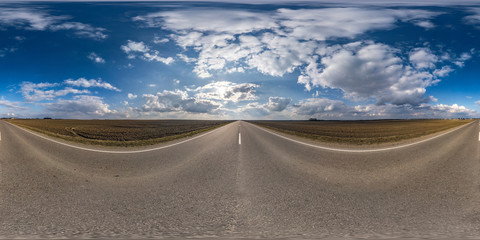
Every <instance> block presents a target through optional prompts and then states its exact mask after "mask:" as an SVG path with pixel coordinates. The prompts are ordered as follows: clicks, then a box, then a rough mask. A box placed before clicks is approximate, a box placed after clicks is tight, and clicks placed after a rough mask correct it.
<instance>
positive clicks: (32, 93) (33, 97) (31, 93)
mask: <svg viewBox="0 0 480 240" xmlns="http://www.w3.org/2000/svg"><path fill="white" fill-rule="evenodd" d="M65 85H70V86H74V87H82V88H90V87H100V88H105V89H108V90H115V91H120V90H119V89H118V88H116V87H114V86H112V85H111V84H110V83H107V82H104V81H102V80H101V79H98V80H96V79H90V80H87V79H85V78H79V79H77V80H73V79H67V80H65V81H63V83H48V82H44V83H32V82H22V83H21V84H20V92H21V93H22V95H23V97H24V98H25V100H27V101H28V102H38V101H44V100H53V99H54V98H57V97H62V96H66V95H69V94H74V95H75V94H76V95H78V94H89V93H90V91H89V90H88V89H77V88H72V87H64V88H59V87H61V86H65Z"/></svg>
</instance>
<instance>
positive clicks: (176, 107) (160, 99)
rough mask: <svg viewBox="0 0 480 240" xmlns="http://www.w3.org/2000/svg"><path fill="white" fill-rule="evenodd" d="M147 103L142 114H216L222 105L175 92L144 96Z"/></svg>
mask: <svg viewBox="0 0 480 240" xmlns="http://www.w3.org/2000/svg"><path fill="white" fill-rule="evenodd" d="M143 99H145V101H146V103H145V104H144V105H143V106H142V108H141V109H139V111H141V112H188V113H214V112H215V110H217V109H218V107H219V106H220V105H218V104H216V103H215V102H212V101H208V100H199V99H195V98H191V97H189V96H188V93H187V92H186V91H181V90H178V89H177V90H175V91H167V90H164V91H163V92H158V93H157V94H144V95H143Z"/></svg>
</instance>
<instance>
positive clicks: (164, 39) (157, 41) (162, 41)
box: [153, 36, 170, 44]
mask: <svg viewBox="0 0 480 240" xmlns="http://www.w3.org/2000/svg"><path fill="white" fill-rule="evenodd" d="M167 42H170V39H168V38H160V37H158V36H155V37H154V38H153V43H155V44H162V43H167Z"/></svg>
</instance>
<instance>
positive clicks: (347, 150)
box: [250, 122, 480, 153]
mask: <svg viewBox="0 0 480 240" xmlns="http://www.w3.org/2000/svg"><path fill="white" fill-rule="evenodd" d="M472 123H474V122H471V123H469V124H465V125H463V126H460V127H456V128H454V129H453V130H451V131H448V132H446V133H442V134H440V135H437V136H434V137H431V138H428V139H424V140H421V141H418V142H414V143H409V144H405V145H400V146H395V147H387V148H377V149H344V148H330V147H324V146H319V145H315V144H310V143H305V142H301V141H297V140H294V139H291V138H288V137H285V136H282V135H280V134H276V133H274V132H271V131H268V130H266V129H264V128H262V127H259V126H257V125H255V124H251V123H250V125H253V126H254V127H256V128H259V129H261V130H263V131H265V132H268V133H270V134H272V135H275V136H277V137H280V138H283V139H286V140H289V141H292V142H295V143H298V144H303V145H306V146H309V147H314V148H319V149H323V150H329V151H336V152H350V153H367V152H381V151H388V150H394V149H399V148H404V147H409V146H412V145H416V144H419V143H423V142H427V141H430V140H433V139H435V138H438V137H441V136H443V135H446V134H449V133H451V132H454V131H456V130H458V129H461V128H464V127H466V126H468V125H470V124H472ZM479 140H480V136H479Z"/></svg>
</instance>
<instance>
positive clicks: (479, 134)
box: [478, 132, 480, 141]
mask: <svg viewBox="0 0 480 240" xmlns="http://www.w3.org/2000/svg"><path fill="white" fill-rule="evenodd" d="M478 141H480V132H479V133H478Z"/></svg>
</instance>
